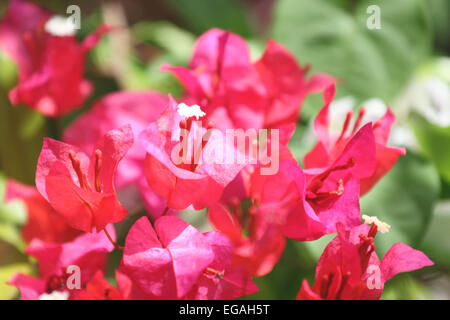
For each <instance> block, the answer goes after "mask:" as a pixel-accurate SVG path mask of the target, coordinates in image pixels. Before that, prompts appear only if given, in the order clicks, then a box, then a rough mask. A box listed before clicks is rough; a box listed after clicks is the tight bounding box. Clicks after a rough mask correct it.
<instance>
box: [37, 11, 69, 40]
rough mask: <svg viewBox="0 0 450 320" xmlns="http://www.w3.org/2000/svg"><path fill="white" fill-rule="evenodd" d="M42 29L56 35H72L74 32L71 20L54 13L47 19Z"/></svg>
mask: <svg viewBox="0 0 450 320" xmlns="http://www.w3.org/2000/svg"><path fill="white" fill-rule="evenodd" d="M44 29H45V31H47V32H48V33H50V34H51V35H54V36H57V37H64V36H73V35H75V32H76V30H75V27H74V25H73V24H72V22H71V20H70V19H68V18H65V17H63V16H59V15H54V16H52V17H51V18H50V19H48V21H47V23H46V24H45V27H44Z"/></svg>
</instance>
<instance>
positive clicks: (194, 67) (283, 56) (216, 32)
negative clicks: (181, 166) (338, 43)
mask: <svg viewBox="0 0 450 320" xmlns="http://www.w3.org/2000/svg"><path fill="white" fill-rule="evenodd" d="M162 70H167V71H171V72H173V73H174V74H175V76H176V77H177V78H178V79H179V80H180V81H181V82H182V83H183V85H184V87H185V88H186V91H187V96H186V97H185V99H186V100H187V101H189V102H190V103H195V104H198V105H200V106H201V107H202V110H204V111H205V112H206V114H207V116H206V117H207V120H211V121H213V122H214V123H215V124H216V125H217V128H219V129H226V128H243V129H248V128H256V129H258V128H274V127H279V126H281V125H286V124H289V125H291V128H290V129H289V130H292V131H293V129H294V125H295V122H296V120H297V118H298V112H299V109H300V107H301V104H302V102H303V100H304V99H305V97H306V96H307V95H308V94H310V93H311V92H316V91H321V90H322V89H323V88H325V86H327V85H329V84H330V83H331V82H333V79H332V77H330V76H327V75H316V76H313V77H311V78H310V79H306V72H307V69H306V68H305V69H302V68H301V67H300V66H299V65H298V63H297V62H296V60H295V58H294V57H293V56H292V55H291V54H290V53H289V52H288V51H287V50H286V49H285V48H283V47H282V46H281V45H280V44H278V43H276V42H275V41H273V40H270V41H269V42H268V44H267V48H266V51H265V52H264V55H263V56H262V57H261V59H259V60H258V61H257V62H255V63H252V62H251V61H250V54H249V50H248V47H247V44H246V43H245V41H244V39H242V38H241V37H240V36H238V35H235V34H233V33H231V32H227V31H224V30H220V29H211V30H209V31H207V32H206V33H204V34H203V35H202V36H200V38H199V39H198V40H197V42H196V45H195V50H194V54H193V57H192V59H191V62H190V64H189V68H187V69H186V68H184V67H172V66H167V65H165V66H163V68H162Z"/></svg>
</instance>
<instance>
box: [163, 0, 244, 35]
mask: <svg viewBox="0 0 450 320" xmlns="http://www.w3.org/2000/svg"><path fill="white" fill-rule="evenodd" d="M168 3H169V5H170V7H171V9H173V10H174V11H175V12H176V13H178V15H179V16H180V17H181V18H182V19H183V20H185V21H186V23H187V24H188V25H189V26H190V27H191V28H192V30H193V31H194V32H196V33H203V32H205V31H206V30H208V29H210V28H214V27H216V28H222V29H226V30H230V31H232V32H235V33H238V34H240V35H242V36H244V37H248V36H250V28H249V25H248V21H249V19H248V17H247V16H246V15H245V10H244V9H245V8H244V7H243V6H242V2H240V1H239V2H238V1H236V0H214V1H210V0H169V1H168Z"/></svg>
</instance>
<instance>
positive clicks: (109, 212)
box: [36, 125, 133, 232]
mask: <svg viewBox="0 0 450 320" xmlns="http://www.w3.org/2000/svg"><path fill="white" fill-rule="evenodd" d="M132 144H133V133H132V131H131V127H130V126H129V125H128V126H124V127H122V128H120V129H114V130H111V131H109V132H108V133H107V134H106V135H105V136H104V137H103V138H102V139H101V140H100V141H99V142H98V143H97V146H96V148H95V151H94V152H93V153H92V156H91V158H90V159H89V158H88V156H87V155H86V154H85V153H83V152H81V151H80V150H79V149H78V148H76V147H74V146H71V145H69V144H65V143H63V142H59V141H56V140H53V139H50V138H46V139H45V140H44V144H43V147H42V151H41V154H40V155H39V159H38V165H37V170H36V187H37V189H38V190H39V192H40V193H41V194H42V196H43V197H44V198H45V199H46V200H47V201H48V202H49V203H50V205H51V206H52V207H53V208H54V209H55V210H56V211H57V212H58V213H59V214H60V215H61V216H63V217H64V218H65V219H66V221H67V223H68V224H69V225H70V226H71V227H73V228H75V229H78V230H82V231H85V232H91V231H92V228H94V227H95V228H96V229H97V231H99V230H101V229H103V228H104V227H105V226H106V225H107V224H109V223H114V222H118V221H120V220H122V219H123V218H124V217H125V216H126V214H127V211H126V210H125V209H124V208H123V207H122V206H121V204H120V203H119V202H118V200H117V197H116V191H115V187H114V173H115V171H116V168H117V165H118V164H119V162H120V160H121V159H122V158H123V157H124V156H125V154H126V153H127V151H128V149H130V147H131V146H132Z"/></svg>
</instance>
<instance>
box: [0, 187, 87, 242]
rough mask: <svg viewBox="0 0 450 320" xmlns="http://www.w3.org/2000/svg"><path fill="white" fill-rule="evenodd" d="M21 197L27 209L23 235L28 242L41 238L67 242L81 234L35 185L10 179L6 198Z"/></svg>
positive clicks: (47, 240)
mask: <svg viewBox="0 0 450 320" xmlns="http://www.w3.org/2000/svg"><path fill="white" fill-rule="evenodd" d="M17 198H19V199H21V200H23V201H24V203H25V206H26V210H27V222H26V224H25V225H24V226H23V228H22V236H23V239H24V240H25V241H26V242H30V241H31V240H33V239H39V240H41V241H44V242H49V243H54V242H58V243H61V242H67V241H71V240H73V239H74V238H75V237H76V236H78V235H79V234H80V231H79V230H76V229H73V228H71V227H70V226H69V225H68V224H67V223H66V221H65V220H64V218H62V217H61V216H60V215H59V214H58V213H56V212H55V210H54V209H53V208H52V207H51V206H50V205H49V203H48V202H47V200H45V198H44V197H42V196H41V194H40V193H39V192H38V191H37V190H36V188H34V187H30V186H26V185H23V184H21V183H19V182H17V181H14V180H8V182H7V189H6V200H12V199H17Z"/></svg>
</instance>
